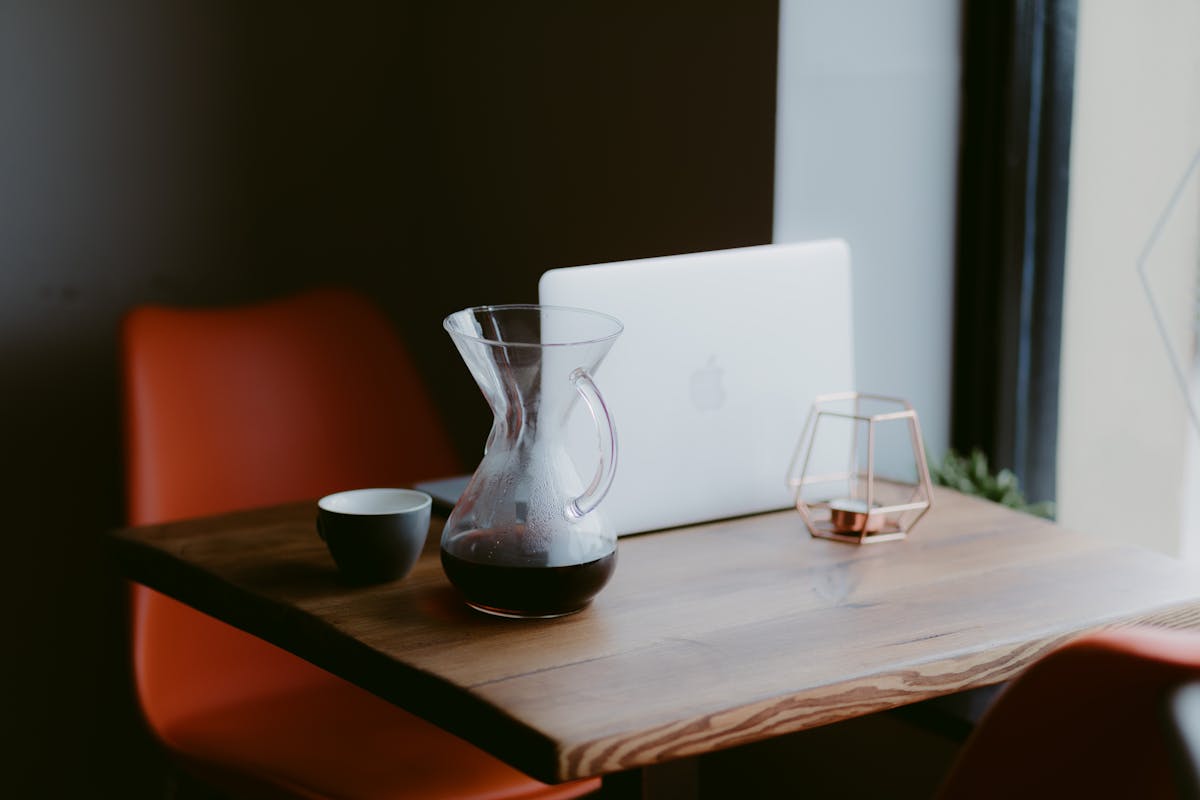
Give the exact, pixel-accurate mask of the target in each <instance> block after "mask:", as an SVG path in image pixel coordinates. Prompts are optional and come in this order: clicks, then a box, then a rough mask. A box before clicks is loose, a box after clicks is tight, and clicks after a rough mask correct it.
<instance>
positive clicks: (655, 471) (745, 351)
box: [538, 240, 854, 535]
mask: <svg viewBox="0 0 1200 800" xmlns="http://www.w3.org/2000/svg"><path fill="white" fill-rule="evenodd" d="M538 294H539V298H540V302H541V303H543V304H546V305H564V306H576V307H580V308H590V309H594V310H597V311H603V312H605V313H607V314H611V315H613V316H615V317H617V318H618V319H619V320H621V322H623V323H624V325H625V331H624V333H622V334H621V336H620V338H619V339H618V340H617V342H616V344H615V345H614V346H613V349H612V351H611V352H610V353H609V355H608V358H607V359H606V360H605V361H604V363H603V364H602V365H601V366H600V368H599V370H598V372H597V375H596V376H595V377H596V383H597V384H598V385H599V387H600V391H601V392H602V393H603V395H604V398H605V400H606V402H607V404H608V406H609V409H610V411H611V413H612V415H613V418H614V421H615V424H616V428H617V434H618V463H617V472H616V478H615V479H614V481H613V485H612V489H611V490H610V491H609V494H608V496H607V497H606V498H605V500H604V502H603V503H601V505H600V512H601V513H603V514H604V515H606V516H607V517H608V519H609V521H610V522H611V523H612V524H613V526H614V527H615V528H616V530H617V533H618V534H620V535H625V534H630V533H638V532H641V531H647V530H656V529H660V528H669V527H675V526H678V525H685V524H690V523H695V522H702V521H706V520H712V519H720V518H725V517H733V516H739V515H742V514H750V513H756V512H761V511H768V510H773V509H780V508H785V507H788V506H790V505H791V504H792V490H791V489H789V488H788V487H787V485H786V472H787V468H788V464H789V462H790V460H791V456H792V451H793V450H794V448H795V446H796V441H797V439H798V438H799V436H800V432H801V428H802V427H803V425H804V419H805V416H806V414H807V412H808V409H809V406H810V405H811V403H812V400H813V398H814V397H816V396H817V395H818V394H824V393H828V392H834V391H842V390H846V389H852V388H853V387H854V348H853V341H852V333H851V329H852V317H851V299H850V251H849V248H848V247H847V245H846V243H845V242H843V241H841V240H825V241H818V242H805V243H799V244H780V245H764V246H760V247H746V248H738V249H734V250H721V251H714V252H707V253H695V254H689V255H680V256H668V257H664V258H648V259H641V260H637V261H625V262H619V263H611V264H597V265H592V266H583V267H567V268H563V269H552V270H550V271H548V272H546V273H545V274H544V275H542V278H541V281H540V283H539V286H538ZM568 440H569V442H570V447H571V456H572V458H573V459H574V461H575V463H576V466H577V468H578V469H579V470H580V474H581V475H583V476H585V477H586V476H588V475H590V474H592V472H593V471H594V469H595V459H596V456H595V450H596V434H595V431H594V429H593V428H592V427H591V421H590V420H588V419H587V414H586V413H583V412H581V411H579V410H576V412H575V413H573V414H572V418H571V421H570V424H569V433H568Z"/></svg>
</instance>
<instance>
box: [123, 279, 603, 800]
mask: <svg viewBox="0 0 1200 800" xmlns="http://www.w3.org/2000/svg"><path fill="white" fill-rule="evenodd" d="M122 348H123V353H122V355H123V361H124V369H125V375H124V415H125V430H126V447H127V464H126V485H127V492H128V504H129V521H130V523H131V524H146V523H154V522H164V521H169V520H175V519H180V518H184V517H191V516H197V515H203V514H214V513H219V512H224V511H231V510H235V509H243V508H249V507H253V506H264V505H271V504H276V503H282V502H286V501H292V500H302V499H307V498H315V497H317V496H320V495H323V494H327V493H330V492H334V491H338V490H341V489H349V488H354V487H364V486H391V485H404V484H406V483H411V482H412V481H415V480H419V479H424V478H431V477H438V476H442V475H446V474H451V473H453V472H455V471H457V470H458V465H457V463H456V460H455V458H454V456H453V455H452V451H451V448H450V443H449V441H448V438H447V436H446V432H445V429H444V427H443V426H442V424H441V422H440V421H439V420H438V418H437V414H436V413H435V410H434V408H433V405H432V403H431V402H430V400H429V398H428V397H427V395H426V393H425V391H424V389H423V388H422V385H421V382H420V380H419V378H418V376H417V373H416V371H415V369H414V368H413V364H412V361H411V360H410V358H409V356H408V354H407V353H406V352H405V350H404V348H403V346H402V345H401V343H400V341H399V340H398V339H397V337H396V335H395V333H394V332H393V331H392V329H391V328H390V327H389V325H388V323H387V321H386V320H385V319H384V317H383V316H382V315H381V314H380V313H379V311H378V310H377V309H376V308H375V307H374V306H373V305H371V304H370V303H369V302H368V301H366V300H365V299H364V298H362V297H360V296H358V295H356V294H353V293H350V292H345V291H337V290H319V291H313V292H308V293H305V294H301V295H298V296H295V297H292V298H289V299H285V300H281V301H277V302H272V303H266V304H263V305H258V306H251V307H245V308H234V309H221V310H180V309H168V308H158V307H144V308H139V309H136V310H134V311H133V312H131V313H130V314H129V315H128V316H127V317H126V319H125V322H124V327H123V330H122ZM314 535H315V534H314ZM132 595H133V601H132V643H133V661H134V671H135V682H136V687H137V694H138V698H139V701H140V703H141V706H142V711H143V713H144V714H145V718H146V720H147V722H148V723H149V725H150V728H151V729H152V730H153V732H154V734H155V735H156V736H157V737H158V739H159V740H160V741H161V742H162V744H163V745H164V746H165V748H166V749H167V750H168V752H169V754H170V755H171V756H172V757H173V759H174V760H175V761H177V762H178V763H179V764H180V765H181V766H182V767H183V769H184V770H185V771H186V772H190V773H194V774H195V775H196V776H197V777H199V778H201V779H202V780H204V781H206V782H208V783H211V784H213V785H214V786H215V787H217V788H219V789H222V790H224V791H227V792H231V793H235V794H237V795H238V796H243V795H248V796H256V797H303V798H318V797H339V798H477V799H478V800H484V798H487V800H505V799H512V800H516V799H517V798H520V799H521V800H558V799H559V798H570V797H578V796H580V795H583V794H586V793H589V792H591V791H594V790H596V789H598V788H599V786H600V782H599V780H598V779H597V780H590V781H577V782H573V783H569V784H562V785H559V786H548V785H546V784H543V783H540V782H538V781H535V780H533V779H532V778H529V777H528V776H526V775H524V774H523V773H521V772H518V771H516V770H514V769H512V768H511V767H508V766H507V765H505V764H503V763H502V762H500V761H498V760H496V759H494V758H492V757H491V756H489V755H487V754H486V753H484V752H483V751H481V750H479V749H477V748H475V747H473V746H471V745H469V744H467V743H466V742H464V741H462V740H461V739H458V738H456V737H454V736H452V735H450V734H448V733H446V732H445V731H442V730H441V729H439V728H437V727H435V726H433V725H430V724H428V723H426V722H423V721H422V720H420V719H418V718H416V717H414V716H412V715H410V714H408V713H406V712H404V711H401V710H400V709H398V708H396V707H395V706H392V705H391V704H389V703H386V702H384V701H382V700H380V699H378V698H376V697H375V696H374V695H371V694H369V693H367V692H365V691H363V690H362V689H359V688H358V687H356V686H354V685H352V684H350V683H347V682H345V681H343V680H341V679H339V678H336V677H334V676H333V675H330V674H329V673H327V672H325V671H323V670H321V669H318V668H317V667H314V666H313V665H312V664H309V663H308V662H306V661H303V660H301V659H299V658H297V657H295V656H293V655H291V654H289V653H287V652H285V651H283V650H281V649H279V648H277V647H274V646H273V645H270V644H268V643H266V642H264V641H262V640H261V639H258V638H256V637H253V636H250V635H248V634H246V633H243V632H242V631H239V630H237V629H235V628H233V627H231V626H229V625H226V624H224V623H222V622H219V621H217V620H215V619H213V618H212V617H208V616H206V615H204V614H201V613H199V612H197V611H194V610H193V609H191V608H189V607H187V606H184V605H182V604H180V603H178V602H176V601H174V600H171V599H169V598H167V597H165V596H163V595H161V594H159V593H157V592H154V591H152V590H150V589H148V588H146V587H144V586H137V585H135V586H134V587H133V592H132Z"/></svg>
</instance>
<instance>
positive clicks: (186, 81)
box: [0, 0, 777, 797]
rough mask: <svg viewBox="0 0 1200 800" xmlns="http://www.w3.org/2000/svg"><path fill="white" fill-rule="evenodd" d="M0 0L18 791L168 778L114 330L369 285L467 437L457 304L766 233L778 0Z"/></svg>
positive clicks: (143, 784)
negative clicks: (451, 326) (138, 642)
mask: <svg viewBox="0 0 1200 800" xmlns="http://www.w3.org/2000/svg"><path fill="white" fill-rule="evenodd" d="M348 5H349V7H343V6H342V5H340V4H339V5H337V6H336V7H335V5H334V4H320V5H317V4H311V5H310V4H300V5H297V4H293V3H239V2H232V1H229V2H215V3H213V2H172V3H161V2H155V0H95V2H88V3H79V2H59V1H58V0H0V332H2V333H0V347H2V348H3V350H2V352H3V362H2V364H3V384H2V386H3V391H2V392H0V398H2V399H0V410H2V411H3V414H2V416H0V425H2V426H3V427H2V430H3V432H4V433H3V439H2V440H0V441H2V442H3V444H4V448H3V449H4V455H5V461H4V467H3V477H4V488H5V489H6V491H5V493H4V496H5V497H6V499H7V502H6V503H5V508H6V511H7V513H6V522H7V526H8V530H7V532H6V533H7V541H8V542H9V543H10V548H9V550H8V553H7V556H8V557H7V558H6V560H5V563H6V565H7V570H6V579H5V580H4V581H3V586H4V603H5V608H6V609H8V611H9V613H8V619H10V620H11V625H10V632H9V633H8V634H7V637H6V638H7V641H6V644H7V646H6V647H5V648H4V652H5V658H4V664H5V667H4V672H5V674H4V677H5V681H4V684H3V685H4V687H5V689H4V692H3V693H2V694H0V696H2V697H3V701H2V702H3V713H2V715H0V719H2V722H0V726H2V727H0V730H2V731H3V735H4V740H5V754H6V756H7V757H6V758H5V764H6V775H5V785H6V788H8V789H15V790H16V791H17V794H16V795H14V796H22V795H29V796H67V795H71V794H76V795H85V796H122V797H137V796H156V795H158V794H159V793H160V792H159V787H160V777H159V776H160V771H159V765H158V761H157V757H156V753H155V751H154V749H153V747H152V746H151V745H150V744H149V742H148V741H147V739H146V738H145V736H144V733H143V732H142V731H141V729H140V723H139V721H138V718H137V715H136V712H135V711H134V705H133V701H132V698H131V695H130V693H129V688H128V678H127V676H128V664H127V661H126V656H125V651H126V642H125V639H124V636H125V632H124V628H123V619H124V609H123V607H122V598H123V594H122V585H121V583H120V581H119V579H118V578H117V576H116V575H115V574H114V573H113V571H112V570H111V568H110V566H109V564H108V562H107V560H106V558H105V554H104V552H103V549H102V547H101V544H100V543H101V535H102V533H103V531H105V530H106V529H108V528H111V527H113V526H116V525H118V524H119V523H120V522H121V520H122V517H123V509H122V502H121V485H122V483H121V455H120V432H119V412H118V398H117V381H116V375H117V367H118V365H117V359H116V350H115V332H116V327H117V324H118V321H119V319H120V315H121V314H122V313H123V312H124V311H125V310H126V309H128V308H130V307H131V306H134V305H136V304H139V303H147V302H163V303H172V304H214V303H234V302H245V301H252V300H256V299H259V298H264V297H268V296H273V295H277V294H282V293H285V292H289V291H292V290H295V289H298V288H303V287H306V286H310V285H314V284H318V283H342V284H349V285H351V286H356V287H359V288H360V289H363V290H364V291H366V292H368V293H369V294H371V295H372V296H373V297H375V299H376V300H378V301H379V302H380V304H381V305H383V306H384V308H385V309H386V310H387V311H388V312H389V314H390V315H391V316H392V318H393V319H394V321H395V322H396V324H397V326H398V327H399V328H400V330H401V331H402V333H403V334H404V335H405V337H406V339H407V340H408V341H409V342H410V344H411V346H412V348H413V350H414V353H415V355H416V358H417V360H418V363H419V365H420V366H421V368H422V370H423V372H424V374H425V375H426V377H427V379H428V380H429V382H430V386H431V387H432V389H433V391H434V394H435V397H436V399H437V401H438V403H439V405H440V407H441V408H442V410H443V412H444V413H445V414H446V415H447V416H448V417H450V418H451V419H453V420H454V430H455V435H456V443H457V446H458V448H459V450H460V452H461V454H462V456H463V458H464V460H471V459H473V458H474V457H475V454H477V453H478V452H479V448H480V446H481V444H482V441H483V437H484V434H485V431H486V428H487V425H488V423H489V417H488V415H487V413H486V411H485V408H484V405H483V402H482V399H481V398H480V397H479V393H478V391H477V389H476V388H475V387H474V385H473V384H472V383H471V382H470V378H469V377H468V376H467V373H466V370H465V368H464V367H463V366H462V364H461V363H460V362H459V360H458V357H457V355H456V354H455V353H454V351H453V349H452V348H451V347H450V346H449V344H448V342H447V340H446V337H445V334H444V333H442V331H441V328H440V319H441V318H442V316H444V315H445V314H446V313H448V312H449V311H452V310H454V309H455V308H459V307H463V306H467V305H472V304H477V303H483V302H506V301H532V300H534V299H536V281H537V276H538V275H539V274H540V273H541V272H542V271H543V270H544V269H546V268H549V267H553V266H563V265H569V264H580V263H589V262H594V261H602V260H611V259H623V258H631V257H638V256H650V255H660V254H665V253H673V252H686V251H694V250H705V249H712V248H719V247H731V246H739V245H749V244H758V243H764V242H767V241H769V240H770V236H771V198H772V173H773V141H774V103H775V51H776V33H777V30H776V18H777V9H776V7H775V3H773V2H768V1H767V0H759V1H758V2H750V3H736V4H734V3H720V2H711V3H682V2H678V3H667V2H664V3H656V4H642V3H636V2H628V3H612V2H608V3H602V2H583V3H570V4H564V3H557V2H545V3H525V4H520V5H519V6H517V7H515V8H514V7H502V5H501V4H485V3H478V4H467V3H443V2H432V1H431V2H424V3H421V2H414V3H408V4H392V3H367V4H357V3H356V4H348Z"/></svg>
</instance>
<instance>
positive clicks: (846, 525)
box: [829, 498, 883, 534]
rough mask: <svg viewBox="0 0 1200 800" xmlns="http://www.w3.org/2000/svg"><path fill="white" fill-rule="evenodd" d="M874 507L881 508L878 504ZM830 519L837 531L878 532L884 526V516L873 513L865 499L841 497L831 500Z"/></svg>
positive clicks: (853, 532) (854, 532)
mask: <svg viewBox="0 0 1200 800" xmlns="http://www.w3.org/2000/svg"><path fill="white" fill-rule="evenodd" d="M872 508H879V506H878V505H874V506H872ZM829 521H830V522H832V523H833V530H834V531H835V532H836V533H851V534H860V533H863V532H864V531H865V532H866V533H878V531H879V529H880V528H881V527H883V517H882V516H881V515H879V514H875V513H872V511H871V510H868V508H867V502H866V501H865V500H855V499H853V498H840V499H837V500H830V501H829Z"/></svg>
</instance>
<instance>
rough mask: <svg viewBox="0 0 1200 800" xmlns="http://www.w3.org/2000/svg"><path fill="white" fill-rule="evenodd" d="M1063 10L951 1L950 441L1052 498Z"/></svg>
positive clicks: (1062, 182) (1068, 61) (1047, 1)
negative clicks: (954, 180)
mask: <svg viewBox="0 0 1200 800" xmlns="http://www.w3.org/2000/svg"><path fill="white" fill-rule="evenodd" d="M1077 20H1078V6H1077V0H1004V2H995V3H991V2H987V3H985V2H975V3H972V2H965V3H964V13H963V93H962V125H961V133H960V136H961V139H960V146H959V186H958V223H957V225H958V227H957V237H956V238H957V242H956V289H955V328H954V330H955V332H954V362H953V379H952V384H951V385H952V402H951V408H952V416H951V434H950V440H951V445H952V446H953V447H954V448H955V449H956V450H958V451H960V452H969V451H971V450H973V449H976V448H978V449H980V450H982V451H983V452H984V453H985V454H987V455H988V456H989V458H990V459H991V461H992V463H993V465H994V466H995V467H996V468H1001V467H1006V468H1009V469H1012V470H1013V471H1014V472H1015V473H1016V474H1017V476H1018V477H1019V478H1020V479H1021V482H1022V485H1023V487H1024V488H1025V492H1026V494H1027V496H1028V497H1029V498H1030V499H1031V500H1038V501H1040V500H1053V499H1054V495H1055V471H1056V468H1057V464H1056V462H1057V446H1058V383H1059V357H1060V349H1061V341H1062V303H1063V269H1064V261H1065V254H1066V227H1067V196H1068V189H1069V181H1070V144H1071V117H1072V107H1073V101H1074V79H1075V43H1076V30H1077Z"/></svg>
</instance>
